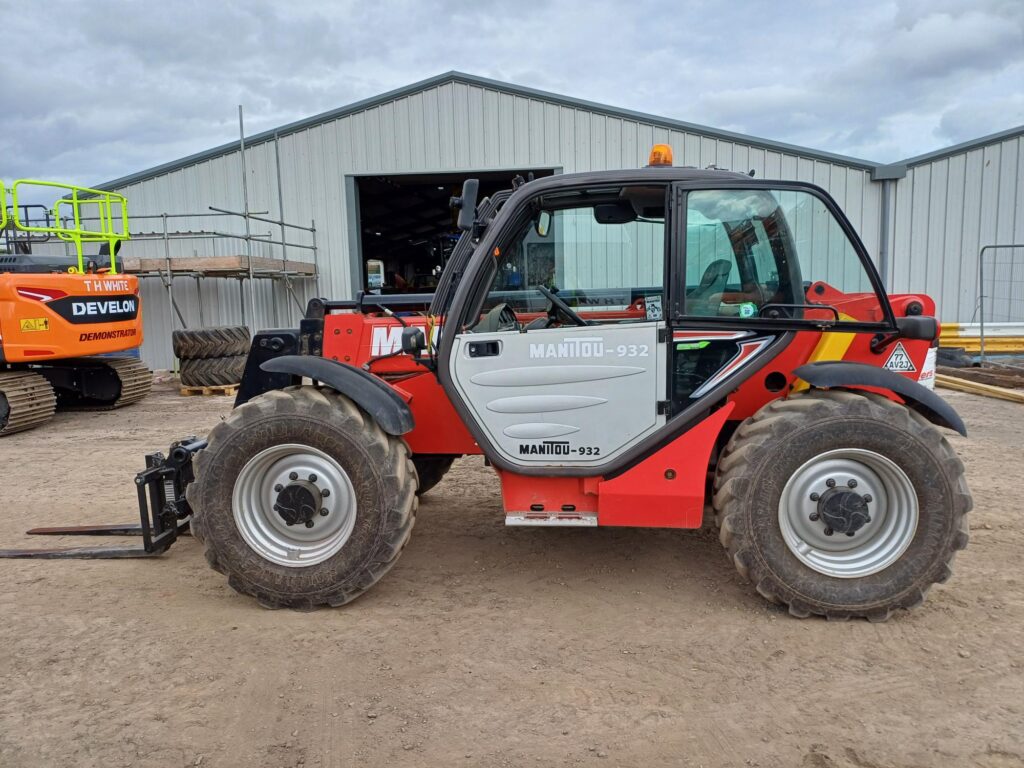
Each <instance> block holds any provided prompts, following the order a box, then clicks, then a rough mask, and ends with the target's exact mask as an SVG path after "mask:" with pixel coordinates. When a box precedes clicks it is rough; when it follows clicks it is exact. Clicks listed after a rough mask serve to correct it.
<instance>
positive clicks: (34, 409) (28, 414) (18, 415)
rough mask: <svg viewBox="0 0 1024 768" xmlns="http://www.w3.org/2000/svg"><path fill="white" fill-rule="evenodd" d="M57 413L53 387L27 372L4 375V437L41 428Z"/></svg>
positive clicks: (0, 384) (0, 399)
mask: <svg viewBox="0 0 1024 768" xmlns="http://www.w3.org/2000/svg"><path fill="white" fill-rule="evenodd" d="M56 409H57V396H56V395H55V394H54V392H53V387H51V386H50V383H49V382H48V381H47V380H46V379H45V378H43V377H42V376H40V375H38V374H35V373H29V372H27V371H11V372H0V437H3V436H6V435H10V434H13V433H15V432H22V431H24V430H26V429H32V428H33V427H37V426H39V425H40V424H42V423H43V422H45V421H48V420H49V419H50V418H51V417H52V416H53V414H54V411H56Z"/></svg>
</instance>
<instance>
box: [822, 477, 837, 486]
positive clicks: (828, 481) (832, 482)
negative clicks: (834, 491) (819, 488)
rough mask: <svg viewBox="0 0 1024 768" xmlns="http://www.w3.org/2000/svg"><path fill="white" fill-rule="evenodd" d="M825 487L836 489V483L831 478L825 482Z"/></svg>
mask: <svg viewBox="0 0 1024 768" xmlns="http://www.w3.org/2000/svg"><path fill="white" fill-rule="evenodd" d="M825 485H827V486H828V487H829V488H835V487H836V481H835V480H833V479H832V478H831V477H830V478H829V479H828V480H826V481H825Z"/></svg>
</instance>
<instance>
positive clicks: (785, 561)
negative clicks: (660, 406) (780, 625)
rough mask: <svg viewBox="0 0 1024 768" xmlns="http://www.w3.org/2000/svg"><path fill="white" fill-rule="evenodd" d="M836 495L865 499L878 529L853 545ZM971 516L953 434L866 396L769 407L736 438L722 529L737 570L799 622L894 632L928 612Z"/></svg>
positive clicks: (816, 397)
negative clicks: (839, 527) (834, 505)
mask: <svg viewBox="0 0 1024 768" xmlns="http://www.w3.org/2000/svg"><path fill="white" fill-rule="evenodd" d="M857 478H859V481H858V480H857ZM851 480H852V481H853V485H852V486H849V483H850V481H851ZM827 481H832V486H827V485H826V482H827ZM819 486H820V487H819ZM847 486H849V488H848V487H847ZM831 487H835V493H838V492H840V491H841V492H842V493H843V494H848V495H847V496H846V497H844V498H840V499H836V498H833V501H840V502H842V504H846V501H845V500H844V499H849V500H851V501H850V503H851V504H853V505H854V507H856V506H857V505H859V504H860V499H862V498H863V499H865V504H866V506H865V507H862V509H863V510H866V511H867V512H868V513H869V516H868V518H867V519H868V522H867V523H861V524H860V525H861V527H859V528H857V529H856V530H855V531H854V534H853V536H852V537H848V536H844V535H842V532H839V531H832V528H830V527H828V526H827V525H826V524H825V522H824V519H825V518H824V513H825V511H826V509H827V508H826V507H825V506H822V505H825V504H826V501H827V500H826V499H825V494H827V493H829V492H830V488H831ZM853 488H856V494H857V495H856V496H854V495H853V493H852V489H853ZM867 490H870V491H871V493H867ZM861 494H863V495H861ZM815 497H817V498H815ZM876 497H877V498H876ZM868 502H870V503H868ZM971 506H972V500H971V495H970V491H969V490H968V488H967V483H966V481H965V479H964V467H963V463H962V462H961V461H960V459H959V458H958V457H957V455H956V453H955V452H954V451H953V449H952V447H950V445H949V443H948V442H947V441H946V439H945V438H944V437H943V436H942V434H941V433H940V432H939V431H938V430H937V429H936V428H935V427H934V426H932V425H931V424H930V423H928V422H927V421H926V420H925V419H924V418H923V417H922V416H921V415H920V414H918V413H916V412H914V411H912V410H910V409H909V408H907V407H905V406H902V405H898V404H896V403H893V402H892V401H890V400H888V399H886V398H884V397H882V396H880V395H875V394H869V393H866V392H857V393H854V392H849V391H842V390H830V391H827V392H826V391H820V390H812V391H810V392H808V393H806V394H800V395H795V396H793V397H790V398H788V399H786V400H776V401H774V402H772V403H769V404H768V405H766V406H765V407H764V408H762V409H761V410H760V411H758V412H757V413H756V414H754V416H752V417H751V418H749V419H747V420H746V421H745V422H743V423H742V424H741V425H740V426H739V428H738V429H737V430H736V432H735V433H734V435H733V437H732V439H731V440H730V441H729V444H728V445H727V446H726V448H725V450H724V451H723V453H722V456H721V459H720V460H719V464H718V476H717V478H716V480H715V495H714V507H715V521H716V523H717V524H718V525H719V527H720V538H721V541H722V544H723V545H724V546H725V547H726V549H727V550H728V552H729V556H730V558H731V560H732V562H733V563H734V564H735V566H736V568H737V570H738V571H739V572H740V573H741V574H742V575H743V576H744V577H746V578H747V579H749V580H750V581H751V582H752V583H753V584H754V585H755V587H756V589H757V591H758V592H759V593H760V594H761V595H762V596H763V597H765V598H766V599H768V600H770V601H772V602H777V603H782V604H785V605H786V606H788V608H789V612H790V613H791V614H792V615H794V616H797V617H800V618H804V617H806V616H810V615H812V614H814V615H819V616H825V617H827V618H830V619H847V618H853V617H863V618H867V619H869V620H871V621H884V620H885V619H887V618H888V617H889V615H890V614H891V613H892V611H893V610H895V609H898V608H912V607H914V606H916V605H918V604H920V603H921V602H922V601H923V600H924V596H925V593H926V592H927V591H928V589H929V588H930V587H931V585H932V584H933V583H936V582H944V581H946V580H947V579H948V578H949V577H950V575H951V574H952V569H951V566H952V562H953V558H954V556H955V555H956V552H957V551H958V550H961V549H963V548H964V547H966V546H967V539H968V534H967V525H966V518H965V515H966V514H967V512H968V511H969V510H970V509H971ZM808 513H810V514H808ZM872 517H873V518H874V519H872ZM826 528H827V529H828V531H832V533H828V532H826V530H825V529H826Z"/></svg>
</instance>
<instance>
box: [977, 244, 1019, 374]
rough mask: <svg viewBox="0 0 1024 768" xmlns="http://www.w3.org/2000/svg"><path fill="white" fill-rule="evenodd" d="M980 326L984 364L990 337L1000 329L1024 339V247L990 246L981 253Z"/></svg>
mask: <svg viewBox="0 0 1024 768" xmlns="http://www.w3.org/2000/svg"><path fill="white" fill-rule="evenodd" d="M978 326H979V335H980V337H981V338H980V348H981V359H982V361H983V362H984V360H985V336H986V333H988V335H989V336H990V337H991V335H992V333H993V331H994V330H995V327H996V326H999V327H1000V331H1001V332H1004V333H1010V334H1012V335H1015V336H1017V335H1024V243H1009V244H1003V245H986V246H985V247H983V248H982V249H981V252H980V253H979V255H978ZM986 326H987V328H986Z"/></svg>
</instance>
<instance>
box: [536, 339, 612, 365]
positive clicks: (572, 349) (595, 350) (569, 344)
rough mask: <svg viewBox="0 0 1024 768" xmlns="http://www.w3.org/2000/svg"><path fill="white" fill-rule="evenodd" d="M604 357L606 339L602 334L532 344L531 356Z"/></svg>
mask: <svg viewBox="0 0 1024 768" xmlns="http://www.w3.org/2000/svg"><path fill="white" fill-rule="evenodd" d="M549 357H556V358H585V357H604V339H602V338H601V337H600V336H588V337H580V338H576V339H573V338H568V339H562V341H560V342H558V343H557V344H531V345H530V358H531V359H533V360H536V359H540V358H549Z"/></svg>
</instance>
